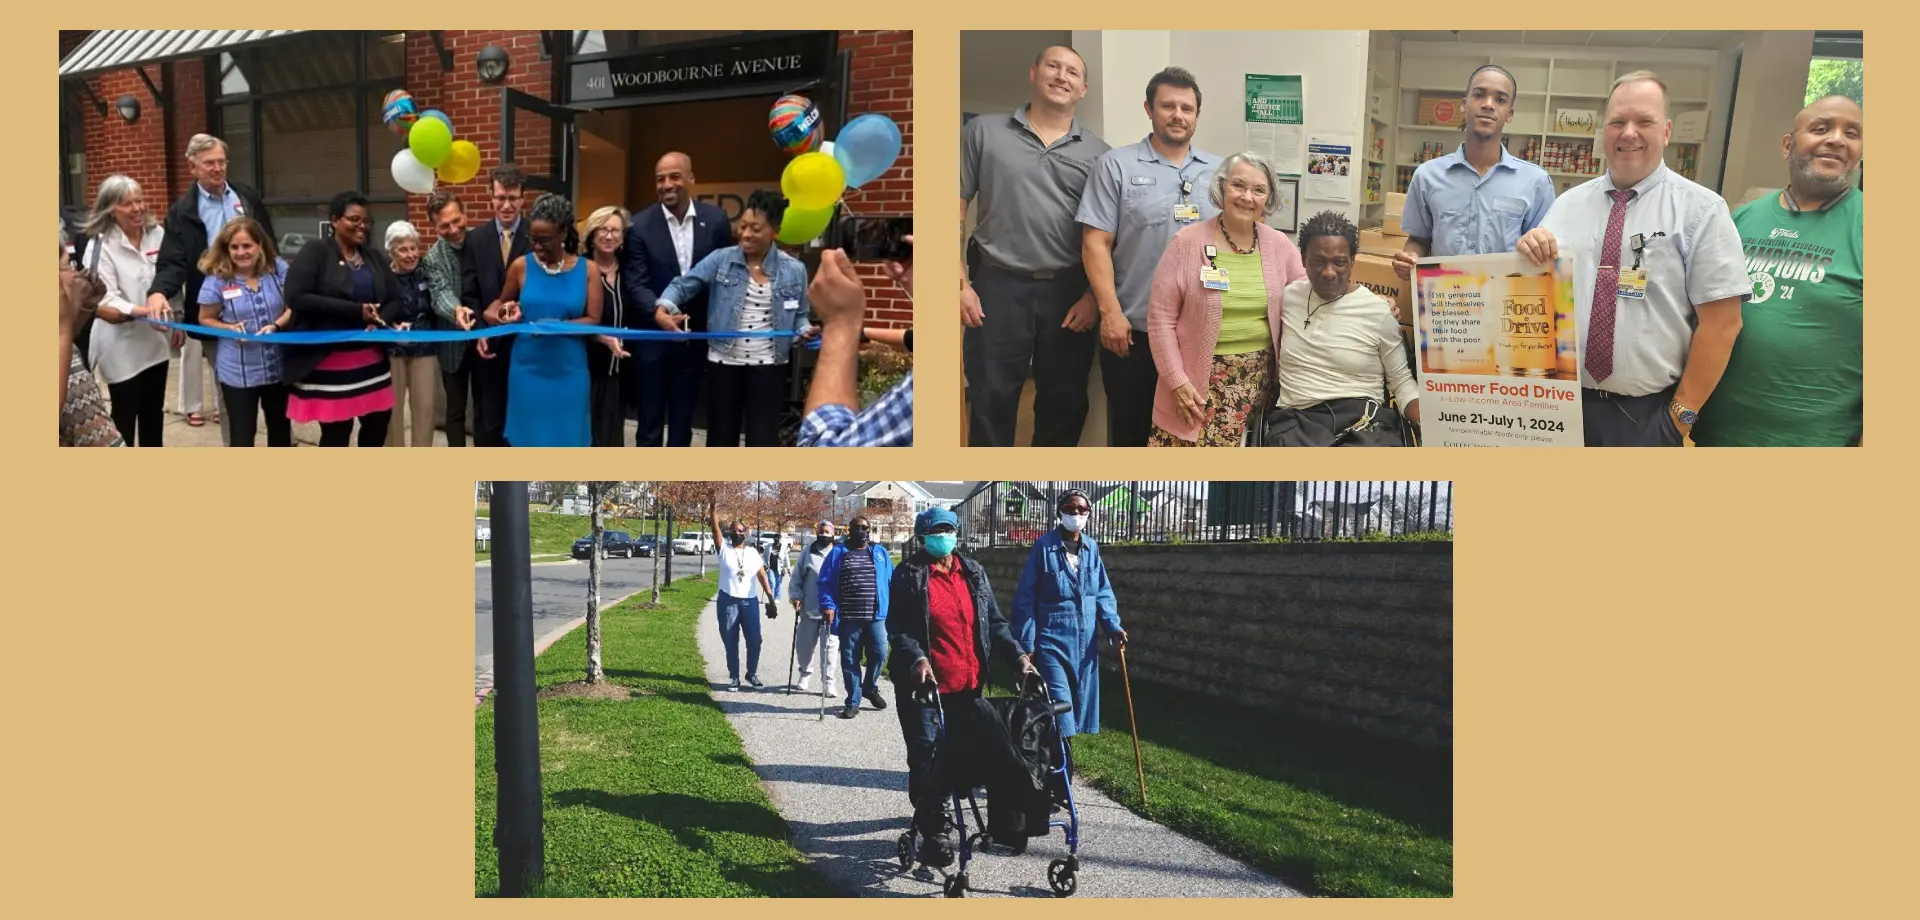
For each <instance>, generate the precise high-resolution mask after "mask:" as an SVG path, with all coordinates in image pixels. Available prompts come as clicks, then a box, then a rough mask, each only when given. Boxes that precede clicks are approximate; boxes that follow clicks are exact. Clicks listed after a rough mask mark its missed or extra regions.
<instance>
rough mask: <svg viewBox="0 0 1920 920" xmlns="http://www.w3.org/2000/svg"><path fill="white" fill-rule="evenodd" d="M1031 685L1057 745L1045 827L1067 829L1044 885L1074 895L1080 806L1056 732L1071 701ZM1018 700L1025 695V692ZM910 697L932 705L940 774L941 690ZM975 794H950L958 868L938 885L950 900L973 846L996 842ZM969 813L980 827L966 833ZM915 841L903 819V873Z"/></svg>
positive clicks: (963, 787) (1023, 844) (943, 740)
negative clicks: (1052, 813) (1063, 852)
mask: <svg viewBox="0 0 1920 920" xmlns="http://www.w3.org/2000/svg"><path fill="white" fill-rule="evenodd" d="M1023 683H1026V682H1023ZM1030 683H1031V685H1032V686H1035V687H1038V688H1039V696H1040V698H1041V699H1043V700H1045V701H1046V703H1047V707H1046V712H1047V714H1048V715H1047V732H1048V734H1049V735H1051V736H1052V741H1053V743H1054V744H1056V745H1058V746H1059V755H1058V758H1057V760H1058V763H1056V764H1047V766H1046V769H1047V786H1048V789H1049V790H1050V794H1051V796H1052V804H1053V805H1055V806H1057V807H1059V808H1060V809H1061V811H1062V815H1061V816H1060V817H1049V818H1048V819H1047V829H1048V830H1049V831H1051V830H1052V829H1053V828H1056V827H1057V828H1060V829H1062V830H1064V831H1066V835H1067V856H1066V858H1065V859H1056V860H1054V861H1053V862H1051V863H1048V864H1047V886H1048V887H1049V888H1052V889H1053V894H1054V897H1059V898H1064V897H1068V896H1070V895H1072V894H1073V893H1074V891H1075V890H1077V889H1078V888H1079V880H1078V875H1079V873H1080V810H1079V808H1078V807H1077V806H1076V805H1075V804H1074V801H1073V783H1072V781H1071V779H1070V777H1071V775H1072V773H1073V754H1072V751H1071V749H1070V748H1069V747H1068V746H1067V739H1066V738H1063V737H1061V736H1060V728H1059V717H1060V715H1061V714H1062V713H1065V712H1068V711H1070V710H1071V709H1072V708H1073V704H1072V703H1070V702H1063V703H1056V702H1054V700H1053V694H1052V693H1051V692H1050V691H1049V690H1048V689H1047V685H1046V682H1045V681H1041V680H1032V681H1031V682H1030ZM1022 698H1025V693H1024V691H1023V694H1022ZM914 699H915V700H917V701H918V702H919V703H920V704H921V705H923V706H929V705H930V706H932V707H934V711H935V712H936V714H937V716H938V725H939V733H938V734H937V735H936V736H935V739H934V753H933V764H932V769H933V770H935V771H938V772H937V773H936V775H944V765H945V755H946V744H947V712H946V707H945V704H944V702H943V701H942V700H941V698H940V691H939V690H938V689H936V688H935V687H934V686H932V685H931V684H928V685H923V686H922V687H921V688H920V689H918V690H915V691H914ZM974 793H975V789H974V786H973V785H972V784H971V783H965V784H958V785H955V786H954V787H953V789H952V790H951V792H950V793H949V794H950V795H951V796H952V797H953V801H952V806H953V807H952V811H951V814H949V815H948V816H947V817H946V827H947V828H948V829H951V830H953V831H954V832H955V833H956V834H958V836H959V838H960V853H959V865H958V869H957V871H956V872H955V873H954V874H952V875H950V876H948V877H947V879H946V881H945V882H943V883H942V884H941V891H942V893H943V894H945V895H946V896H947V897H949V898H963V897H966V894H967V891H968V890H969V885H968V881H967V864H968V863H970V862H972V861H973V851H974V849H975V848H976V847H977V848H979V849H980V850H981V851H982V852H989V851H990V848H991V847H992V846H994V841H993V839H992V838H991V837H989V836H988V835H987V832H986V822H985V821H983V820H981V818H980V803H979V800H978V798H977V797H976V796H975V794H974ZM963 795H964V796H965V799H966V800H965V803H964V805H963V803H962V801H961V797H962V796H963ZM968 811H971V812H973V823H974V826H975V827H977V828H979V830H978V831H976V832H975V833H974V834H973V835H972V836H968V834H967V818H966V813H967V812H968ZM919 845H920V829H919V826H918V825H917V824H915V823H914V822H913V820H912V819H911V818H910V819H908V823H907V832H906V833H904V834H901V835H900V839H899V842H898V848H897V852H896V856H897V857H898V859H899V861H900V871H902V872H905V871H907V870H910V869H912V868H913V864H914V861H915V857H914V854H915V853H916V852H917V851H918V848H919ZM1001 846H1002V847H1003V848H1004V849H1005V850H1006V851H1007V853H1008V855H1011V856H1018V855H1020V854H1022V853H1025V852H1026V850H1027V841H1026V840H1025V839H1022V840H1019V841H1016V842H1013V843H1008V844H1002V845H1001Z"/></svg>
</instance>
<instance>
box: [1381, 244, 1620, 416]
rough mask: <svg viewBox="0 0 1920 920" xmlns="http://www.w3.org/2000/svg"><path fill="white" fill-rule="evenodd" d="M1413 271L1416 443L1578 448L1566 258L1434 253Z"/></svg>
mask: <svg viewBox="0 0 1920 920" xmlns="http://www.w3.org/2000/svg"><path fill="white" fill-rule="evenodd" d="M1415 272H1416V278H1415V281H1416V283H1415V284H1414V298H1415V309H1416V311H1417V312H1418V316H1419V324H1418V327H1417V329H1416V332H1417V335H1418V341H1417V345H1418V349H1417V350H1418V358H1419V361H1418V363H1419V367H1418V368H1417V370H1418V372H1419V377H1420V429H1421V432H1422V433H1423V434H1424V435H1425V437H1424V438H1423V439H1422V443H1423V444H1424V445H1426V446H1428V447H1579V446H1581V445H1582V443H1583V441H1584V434H1583V428H1582V425H1581V421H1580V335H1579V329H1578V328H1577V327H1576V324H1575V313H1574V306H1573V262H1572V260H1571V259H1568V258H1565V257H1562V258H1560V259H1558V260H1556V261H1555V262H1554V263H1553V264H1552V265H1550V266H1540V265H1534V264H1533V263H1532V262H1530V261H1528V260H1527V259H1526V258H1525V257H1523V256H1520V255H1517V254H1515V253H1501V254H1496V255H1483V256H1441V257H1436V258H1426V259H1421V260H1420V263H1419V265H1418V267H1417V268H1416V269H1415Z"/></svg>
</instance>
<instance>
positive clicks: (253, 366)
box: [197, 259, 287, 389]
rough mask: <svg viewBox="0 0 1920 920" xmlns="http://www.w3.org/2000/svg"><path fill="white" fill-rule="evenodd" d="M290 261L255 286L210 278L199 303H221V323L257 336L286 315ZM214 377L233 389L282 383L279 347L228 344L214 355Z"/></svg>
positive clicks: (259, 344) (262, 277)
mask: <svg viewBox="0 0 1920 920" xmlns="http://www.w3.org/2000/svg"><path fill="white" fill-rule="evenodd" d="M286 280H287V262H286V260H285V259H281V260H280V261H279V264H277V265H275V266H274V271H273V274H271V275H261V276H260V277H258V278H256V279H254V286H252V287H249V286H248V284H247V282H245V281H243V280H241V279H239V278H221V277H219V276H217V275H208V276H207V278H206V280H205V281H203V282H201V283H200V296H199V299H198V301H197V303H199V304H201V305H203V306H206V305H213V304H218V305H219V307H220V321H221V322H223V323H238V324H239V325H240V326H242V327H243V328H245V329H246V331H247V332H249V333H258V332H259V331H260V330H261V329H262V328H264V327H265V326H266V325H267V324H268V323H271V322H273V321H274V320H276V319H279V318H280V315H281V314H282V313H284V312H286V307H287V303H286V298H285V296H284V295H285V289H284V285H285V284H286ZM213 364H214V376H215V377H216V378H218V379H219V380H220V382H221V383H224V384H226V385H227V386H230V387H240V388H243V389H244V388H249V387H264V386H272V385H273V384H276V383H279V382H280V346H278V345H274V344H271V343H267V342H246V341H229V342H223V343H221V347H220V348H219V349H218V350H217V351H215V353H214V362H213Z"/></svg>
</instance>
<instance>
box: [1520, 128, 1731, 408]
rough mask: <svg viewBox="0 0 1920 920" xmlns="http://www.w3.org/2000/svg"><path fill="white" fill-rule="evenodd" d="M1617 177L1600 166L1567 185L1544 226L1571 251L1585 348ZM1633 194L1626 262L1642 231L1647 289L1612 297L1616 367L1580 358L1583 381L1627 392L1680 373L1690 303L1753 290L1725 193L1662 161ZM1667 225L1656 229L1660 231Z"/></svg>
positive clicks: (1647, 389) (1623, 250)
mask: <svg viewBox="0 0 1920 920" xmlns="http://www.w3.org/2000/svg"><path fill="white" fill-rule="evenodd" d="M1613 188H1614V184H1613V178H1612V177H1611V176H1610V175H1602V176H1600V177H1599V178H1597V179H1593V180H1591V181H1588V182H1583V183H1581V184H1579V185H1576V186H1574V187H1573V188H1570V189H1567V190H1566V192H1565V193H1563V194H1562V195H1561V196H1560V197H1559V199H1557V200H1556V201H1554V203H1553V207H1552V209H1550V210H1549V211H1547V219H1546V220H1545V221H1542V222H1541V224H1540V226H1542V227H1545V228H1546V229H1548V230H1550V231H1552V232H1553V236H1554V239H1555V240H1556V241H1557V242H1558V244H1559V247H1560V252H1561V253H1562V254H1563V255H1571V256H1573V262H1574V266H1573V302H1574V307H1575V309H1576V311H1577V314H1578V316H1579V321H1580V354H1582V355H1585V354H1586V353H1587V348H1588V345H1587V336H1588V335H1589V333H1590V331H1591V329H1592V322H1591V317H1592V315H1593V293H1594V292H1593V285H1594V282H1595V280H1597V279H1598V277H1599V274H1600V243H1601V237H1602V236H1603V235H1604V234H1605V233H1606V229H1607V215H1609V214H1610V213H1612V211H1613V201H1612V199H1610V198H1608V197H1607V192H1609V191H1612V190H1613ZM1634 189H1635V190H1637V191H1638V192H1639V193H1640V194H1638V195H1636V196H1634V198H1633V200H1632V201H1630V202H1628V203H1627V220H1626V227H1625V230H1624V231H1622V234H1621V239H1622V242H1621V244H1620V262H1621V266H1622V267H1623V268H1632V267H1633V259H1634V256H1633V251H1632V247H1631V244H1630V242H1628V241H1630V240H1632V239H1633V237H1634V235H1635V234H1640V235H1642V236H1644V237H1646V240H1645V249H1644V251H1643V252H1642V253H1641V263H1640V267H1641V268H1644V269H1646V271H1647V296H1646V297H1645V299H1639V298H1631V297H1620V298H1617V301H1616V304H1615V307H1614V327H1613V328H1614V345H1613V376H1611V377H1608V378H1607V379H1606V380H1604V381H1598V382H1596V381H1595V380H1594V379H1593V378H1592V377H1591V376H1590V375H1589V374H1588V373H1587V363H1586V361H1585V360H1584V358H1583V359H1582V360H1581V362H1580V385H1581V386H1583V387H1592V388H1594V389H1600V390H1606V391H1608V392H1610V393H1616V394H1619V395H1621V396H1646V395H1649V394H1652V393H1658V392H1660V391H1661V390H1664V389H1666V388H1667V387H1669V386H1672V385H1673V384H1674V383H1675V382H1677V381H1679V379H1680V375H1681V373H1682V372H1684V371H1685V370H1686V367H1687V350H1688V349H1690V348H1691V347H1692V346H1693V324H1694V315H1693V311H1694V307H1695V306H1696V305H1698V304H1703V303H1712V302H1714V301H1716V300H1725V299H1727V298H1729V297H1738V298H1740V299H1741V300H1743V301H1744V300H1746V298H1747V297H1748V296H1749V295H1751V294H1752V293H1753V282H1752V281H1751V280H1749V279H1748V277H1747V257H1746V252H1745V250H1743V249H1742V248H1741V245H1740V232H1739V231H1738V230H1736V229H1734V226H1733V217H1732V216H1731V215H1729V214H1728V213H1727V203H1726V202H1725V201H1724V200H1722V199H1721V198H1720V196H1719V195H1716V194H1714V193H1713V192H1712V191H1711V190H1709V189H1707V188H1704V187H1702V186H1700V185H1696V184H1694V183H1693V182H1691V181H1689V180H1688V179H1687V178H1686V177H1684V176H1681V175H1680V174H1678V173H1675V172H1674V171H1672V170H1670V169H1668V168H1667V167H1666V165H1665V164H1662V165H1661V166H1660V167H1659V168H1657V169H1655V170H1654V171H1653V174H1652V175H1650V176H1648V177H1647V178H1645V179H1643V180H1641V182H1640V184H1639V185H1636V186H1634ZM1656 233H1660V234H1665V235H1664V236H1657V237H1656V236H1654V234H1656Z"/></svg>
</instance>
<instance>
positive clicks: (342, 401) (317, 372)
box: [287, 348, 393, 422]
mask: <svg viewBox="0 0 1920 920" xmlns="http://www.w3.org/2000/svg"><path fill="white" fill-rule="evenodd" d="M392 409H393V372H392V370H391V367H390V366H389V365H388V363H387V353H386V352H385V351H383V350H381V349H378V348H357V349H354V350H352V351H336V352H334V353H333V354H330V355H328V356H327V357H326V358H325V359H323V360H322V361H321V362H320V365H319V366H318V367H316V368H314V370H313V373H311V374H308V375H307V379H305V380H302V381H300V382H299V383H296V384H294V385H293V393H292V394H291V395H289V396H288V397H287V418H289V419H292V420H293V421H296V422H348V421H352V420H354V419H356V418H359V417H360V416H363V415H370V414H372V413H375V412H388V411H391V410H392Z"/></svg>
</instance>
